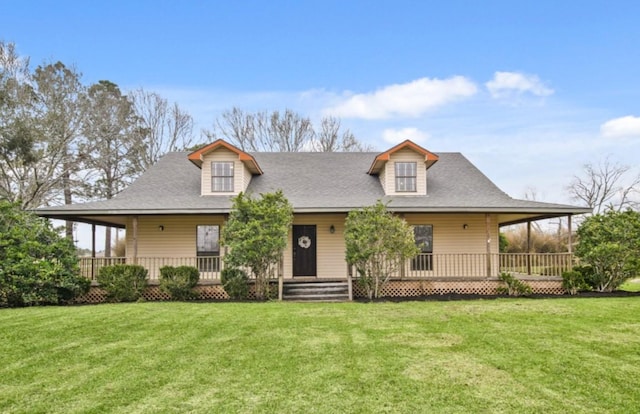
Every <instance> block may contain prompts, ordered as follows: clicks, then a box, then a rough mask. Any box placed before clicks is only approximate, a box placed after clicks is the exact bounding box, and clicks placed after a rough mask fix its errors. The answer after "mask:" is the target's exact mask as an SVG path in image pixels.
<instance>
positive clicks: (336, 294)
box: [282, 281, 349, 302]
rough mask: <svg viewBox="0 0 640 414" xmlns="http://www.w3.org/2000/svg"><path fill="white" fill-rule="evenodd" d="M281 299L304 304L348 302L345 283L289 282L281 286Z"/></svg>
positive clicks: (347, 289)
mask: <svg viewBox="0 0 640 414" xmlns="http://www.w3.org/2000/svg"><path fill="white" fill-rule="evenodd" d="M282 299H284V300H297V301H305V302H342V301H348V300H349V286H348V285H347V282H318V281H313V282H291V283H285V284H284V285H283V292H282Z"/></svg>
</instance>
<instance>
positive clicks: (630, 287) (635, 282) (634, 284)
mask: <svg viewBox="0 0 640 414" xmlns="http://www.w3.org/2000/svg"><path fill="white" fill-rule="evenodd" d="M620 290H626V291H627V292H640V278H638V279H631V280H627V281H626V282H625V283H623V284H622V286H620Z"/></svg>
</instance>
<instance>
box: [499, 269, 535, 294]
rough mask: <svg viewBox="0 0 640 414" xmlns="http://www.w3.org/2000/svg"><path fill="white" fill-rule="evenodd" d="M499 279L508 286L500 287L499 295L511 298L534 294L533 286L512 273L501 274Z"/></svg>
mask: <svg viewBox="0 0 640 414" xmlns="http://www.w3.org/2000/svg"><path fill="white" fill-rule="evenodd" d="M499 277H500V280H502V281H503V282H504V283H505V284H506V286H499V287H498V289H497V291H498V293H501V294H507V295H509V296H527V295H530V294H531V293H532V290H531V286H529V285H528V284H526V283H525V282H523V281H522V280H520V279H516V278H515V277H513V276H512V275H511V274H510V273H501V274H500V276H499Z"/></svg>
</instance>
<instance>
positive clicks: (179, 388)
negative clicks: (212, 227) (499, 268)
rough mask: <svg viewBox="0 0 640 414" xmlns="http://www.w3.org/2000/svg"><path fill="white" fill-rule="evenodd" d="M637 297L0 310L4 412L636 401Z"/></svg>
mask: <svg viewBox="0 0 640 414" xmlns="http://www.w3.org/2000/svg"><path fill="white" fill-rule="evenodd" d="M638 407H640V298H635V297H632V298H609V299H593V298H592V299H587V298H565V299H547V300H531V299H499V300H487V301H463V302H405V303H375V304H363V303H341V304H303V303H277V302H273V303H137V304H127V305H98V306H79V307H48V308H26V309H2V310H0V412H3V413H99V412H117V413H156V412H167V413H171V412H189V413H210V412H223V413H228V412H231V413H233V412H240V413H247V412H268V413H291V412H300V413H313V412H319V413H332V412H335V413H347V412H349V413H353V412H356V413H357V412H362V413H370V412H401V413H422V412H430V413H431V412H438V413H440V412H456V413H458V412H460V413H466V412H486V413H496V412H518V413H520V412H525V413H526V412H532V413H549V412H562V413H574V412H594V413H595V412H619V413H629V412H637V411H638Z"/></svg>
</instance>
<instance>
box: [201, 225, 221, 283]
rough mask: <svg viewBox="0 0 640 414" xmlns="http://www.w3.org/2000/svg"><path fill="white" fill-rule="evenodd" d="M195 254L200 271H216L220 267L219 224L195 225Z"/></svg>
mask: <svg viewBox="0 0 640 414" xmlns="http://www.w3.org/2000/svg"><path fill="white" fill-rule="evenodd" d="M196 256H198V258H197V261H198V270H199V271H200V272H217V271H218V270H219V269H220V226H213V225H200V226H197V229H196Z"/></svg>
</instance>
